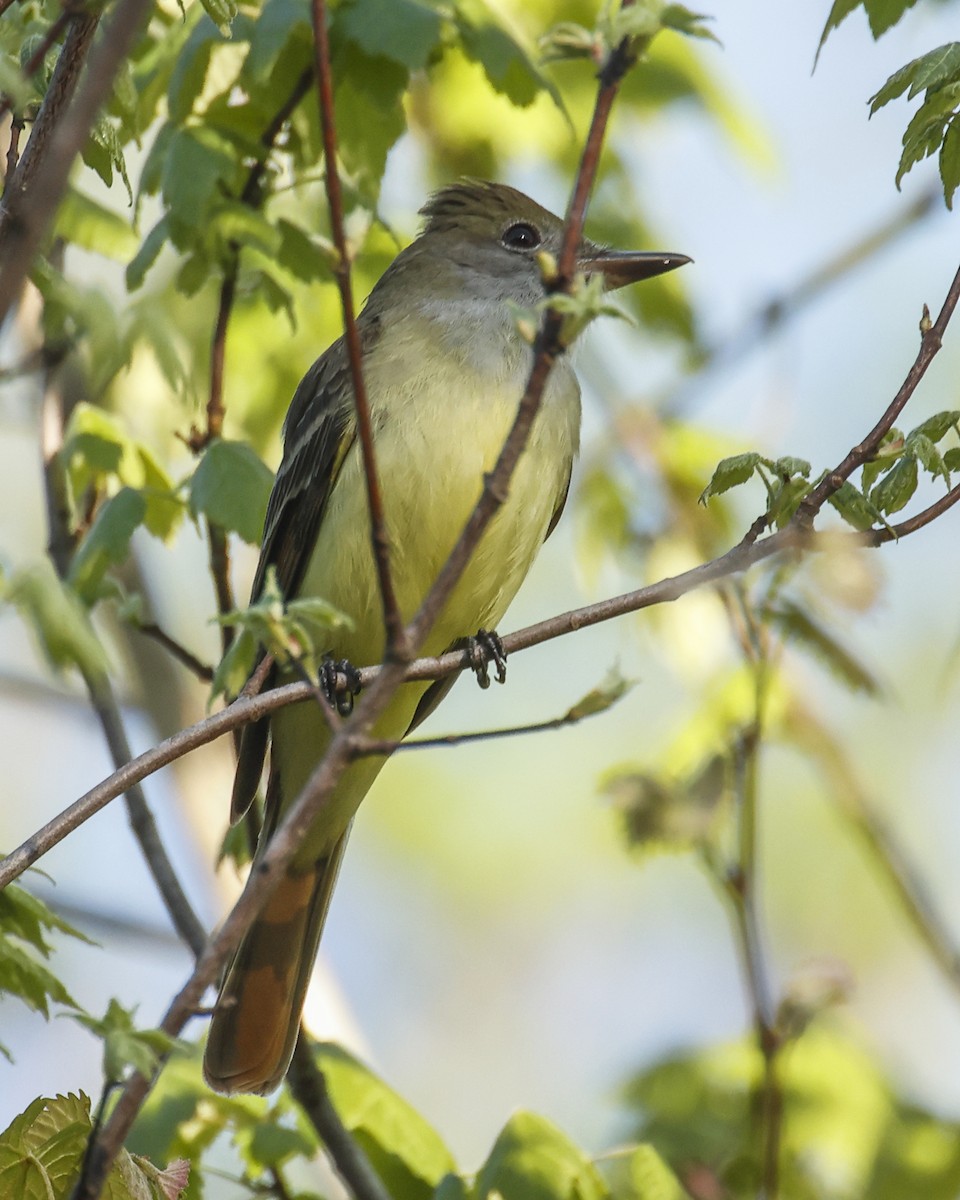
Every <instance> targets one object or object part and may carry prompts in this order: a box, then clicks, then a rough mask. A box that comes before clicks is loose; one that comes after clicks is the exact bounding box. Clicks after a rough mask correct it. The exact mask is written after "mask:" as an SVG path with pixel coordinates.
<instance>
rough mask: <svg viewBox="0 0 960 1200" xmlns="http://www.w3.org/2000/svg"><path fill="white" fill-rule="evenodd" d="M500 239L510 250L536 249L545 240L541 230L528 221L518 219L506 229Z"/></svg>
mask: <svg viewBox="0 0 960 1200" xmlns="http://www.w3.org/2000/svg"><path fill="white" fill-rule="evenodd" d="M500 241H501V242H503V244H504V245H505V246H506V247H507V249H508V250H536V248H537V247H538V246H539V245H540V243H541V242H542V241H543V238H542V237H541V236H540V230H539V229H537V228H536V226H534V225H530V224H528V223H527V222H526V221H518V222H517V223H516V224H515V225H511V226H510V227H509V228H508V229H505V230H504V232H503V236H502V237H501V238H500Z"/></svg>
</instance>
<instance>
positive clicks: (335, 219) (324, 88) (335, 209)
mask: <svg viewBox="0 0 960 1200" xmlns="http://www.w3.org/2000/svg"><path fill="white" fill-rule="evenodd" d="M313 32H314V52H315V58H316V72H317V91H318V94H319V100H320V127H321V129H322V132H323V157H324V160H325V162H326V172H325V173H324V183H325V185H326V189H327V205H328V207H329V209H330V227H331V234H332V236H333V244H334V247H335V248H336V252H337V257H336V262H335V265H334V276H335V277H336V280H337V287H338V288H339V289H340V304H341V307H342V309H343V336H344V341H345V342H346V347H347V357H348V359H349V362H350V379H351V382H352V384H353V402H354V408H355V410H356V414H357V433H358V434H359V438H360V450H361V453H362V455H363V474H364V479H365V481H366V487H367V504H368V507H369V509H370V540H371V543H372V546H373V558H374V562H375V563H376V565H377V579H378V582H379V584H380V601H381V604H382V605H383V623H384V628H385V629H386V635H387V647H386V655H387V658H388V659H390V658H394V657H395V658H396V659H397V661H399V662H404V661H408V660H409V659H410V658H412V654H411V653H410V650H409V647H408V645H407V641H406V634H405V631H404V628H403V616H402V614H401V612H400V606H399V604H398V603H397V594H396V591H395V590H394V586H393V576H392V574H391V571H390V537H389V534H388V533H387V522H386V517H385V515H384V510H383V493H382V491H381V490H380V477H379V475H378V473H377V460H376V453H375V451H374V446H373V425H372V423H371V420H370V403H369V400H368V398H367V387H366V384H365V382H364V378H363V350H362V347H361V345H360V332H359V330H358V329H357V320H356V315H355V312H354V307H353V287H352V284H351V280H350V254H349V250H348V248H347V239H346V235H345V234H344V229H343V197H342V195H341V192H340V176H339V174H338V172H337V129H336V119H335V115H334V109H333V80H332V76H331V70H330V42H329V38H328V36H327V6H326V0H313Z"/></svg>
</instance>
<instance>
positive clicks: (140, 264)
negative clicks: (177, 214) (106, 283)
mask: <svg viewBox="0 0 960 1200" xmlns="http://www.w3.org/2000/svg"><path fill="white" fill-rule="evenodd" d="M168 241H170V222H169V221H168V220H167V218H166V217H161V218H160V220H159V221H158V222H157V223H156V225H154V227H153V228H152V229H151V230H150V232H149V233H148V234H147V236H146V237H145V238H144V239H143V244H142V245H141V247H140V249H139V250H138V251H137V252H136V254H135V255H134V256H133V258H132V259H131V260H130V262H129V263H128V264H127V271H126V282H127V291H128V292H134V291H136V290H137V288H138V287H140V286H141V285H142V284H143V281H144V279H145V278H146V276H147V272H148V271H149V270H150V268H151V267H152V266H153V264H154V263H155V262H156V261H157V259H158V258H159V257H160V251H161V250H162V249H163V247H164V246H165V245H166V243H167V242H168Z"/></svg>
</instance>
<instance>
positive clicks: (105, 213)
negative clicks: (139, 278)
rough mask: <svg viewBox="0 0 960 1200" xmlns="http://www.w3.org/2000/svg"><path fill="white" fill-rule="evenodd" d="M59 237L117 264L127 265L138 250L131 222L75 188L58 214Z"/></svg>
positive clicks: (57, 228)
mask: <svg viewBox="0 0 960 1200" xmlns="http://www.w3.org/2000/svg"><path fill="white" fill-rule="evenodd" d="M56 235H57V237H61V238H63V239H64V240H65V241H68V242H72V243H73V245H75V246H80V247H81V248H82V249H84V250H92V251H94V253H96V254H102V255H104V256H105V257H106V258H112V259H114V260H116V261H117V262H127V261H128V260H129V258H130V256H131V255H132V254H133V253H134V251H135V250H136V248H137V235H136V234H135V233H134V232H133V229H132V228H131V226H130V224H129V222H127V221H125V220H124V219H123V217H121V216H119V215H118V214H117V213H115V212H113V211H112V210H111V209H109V208H106V207H104V205H102V204H100V203H98V202H97V201H96V200H92V199H91V198H90V197H89V196H85V195H84V194H83V193H82V192H78V191H77V190H76V189H75V188H72V187H71V188H69V189H68V190H67V193H66V195H65V196H64V198H63V203H62V204H61V205H60V208H59V209H58V210H57V222H56Z"/></svg>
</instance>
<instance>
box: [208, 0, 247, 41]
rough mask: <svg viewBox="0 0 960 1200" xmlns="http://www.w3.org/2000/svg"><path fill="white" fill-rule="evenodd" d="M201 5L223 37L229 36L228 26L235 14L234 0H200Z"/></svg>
mask: <svg viewBox="0 0 960 1200" xmlns="http://www.w3.org/2000/svg"><path fill="white" fill-rule="evenodd" d="M201 3H202V4H203V7H204V9H205V11H206V13H207V15H208V16H209V18H210V20H211V21H213V23H214V25H216V27H217V28H218V29H219V30H220V32H221V33H222V34H223V36H224V37H229V36H230V26H231V25H232V24H233V22H234V19H235V18H236V15H237V11H238V10H237V4H236V0H201Z"/></svg>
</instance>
